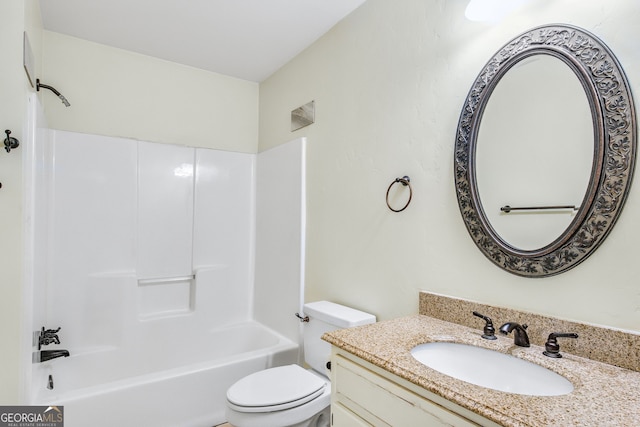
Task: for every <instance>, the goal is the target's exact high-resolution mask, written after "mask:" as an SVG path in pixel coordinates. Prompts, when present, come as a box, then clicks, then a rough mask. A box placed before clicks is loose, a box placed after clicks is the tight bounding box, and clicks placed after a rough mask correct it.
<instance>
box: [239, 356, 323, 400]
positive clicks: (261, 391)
mask: <svg viewBox="0 0 640 427" xmlns="http://www.w3.org/2000/svg"><path fill="white" fill-rule="evenodd" d="M326 381H327V380H323V379H322V378H321V377H319V376H318V375H314V374H312V373H311V372H309V371H307V370H306V369H304V368H302V367H300V366H298V365H287V366H280V367H277V368H270V369H266V370H264V371H259V372H255V373H253V374H251V375H248V376H246V377H244V378H242V379H241V380H239V381H238V382H236V383H235V384H234V385H232V386H231V387H230V388H229V390H228V391H227V401H228V403H229V406H230V407H231V408H233V409H235V410H236V411H239V412H273V411H281V410H284V409H289V408H294V407H296V406H300V405H303V404H305V403H307V402H310V401H312V400H314V399H316V398H317V397H318V396H320V395H322V394H323V393H324V389H325V386H326Z"/></svg>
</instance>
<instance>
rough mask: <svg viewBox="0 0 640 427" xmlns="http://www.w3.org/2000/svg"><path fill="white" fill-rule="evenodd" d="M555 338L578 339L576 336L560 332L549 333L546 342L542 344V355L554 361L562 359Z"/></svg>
mask: <svg viewBox="0 0 640 427" xmlns="http://www.w3.org/2000/svg"><path fill="white" fill-rule="evenodd" d="M556 338H578V334H574V333H561V332H552V333H550V334H549V337H548V338H547V342H546V343H544V348H545V350H544V351H543V352H542V354H544V355H545V356H547V357H553V358H554V359H559V358H561V357H562V354H560V344H558V340H557V339H556Z"/></svg>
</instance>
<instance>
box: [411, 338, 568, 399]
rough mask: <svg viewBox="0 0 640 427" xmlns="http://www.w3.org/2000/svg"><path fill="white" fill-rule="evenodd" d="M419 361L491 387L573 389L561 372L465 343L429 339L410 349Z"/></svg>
mask: <svg viewBox="0 0 640 427" xmlns="http://www.w3.org/2000/svg"><path fill="white" fill-rule="evenodd" d="M411 355H412V356H413V357H414V358H415V359H416V360H418V361H419V362H420V363H422V364H424V365H426V366H428V367H430V368H432V369H435V370H436V371H438V372H442V373H443V374H446V375H449V376H451V377H454V378H457V379H459V380H462V381H466V382H468V383H471V384H475V385H479V386H481V387H486V388H490V389H494V390H499V391H504V392H507V393H514V394H526V395H531V396H559V395H562V394H568V393H571V391H573V384H571V383H570V382H569V380H567V379H566V378H565V377H563V376H562V375H558V374H556V373H555V372H553V371H550V370H549V369H547V368H544V367H542V366H540V365H536V364H535V363H531V362H528V361H526V360H522V359H519V358H517V357H515V356H511V355H509V354H504V353H500V352H497V351H493V350H488V349H486V348H482V347H476V346H472V345H466V344H458V343H451V342H433V343H427V344H420V345H418V346H416V347H414V348H413V349H411Z"/></svg>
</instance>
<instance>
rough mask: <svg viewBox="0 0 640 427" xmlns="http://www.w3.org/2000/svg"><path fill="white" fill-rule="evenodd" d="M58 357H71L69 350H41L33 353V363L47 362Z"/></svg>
mask: <svg viewBox="0 0 640 427" xmlns="http://www.w3.org/2000/svg"><path fill="white" fill-rule="evenodd" d="M58 357H69V351H68V350H41V351H36V352H35V353H33V363H40V362H46V361H47V360H51V359H57V358H58Z"/></svg>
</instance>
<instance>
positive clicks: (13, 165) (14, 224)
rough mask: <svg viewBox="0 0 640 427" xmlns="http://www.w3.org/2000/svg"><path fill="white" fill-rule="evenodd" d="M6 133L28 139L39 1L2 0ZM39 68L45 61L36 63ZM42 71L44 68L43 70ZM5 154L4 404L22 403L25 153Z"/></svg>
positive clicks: (0, 164) (1, 225)
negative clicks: (27, 55) (28, 51)
mask: <svg viewBox="0 0 640 427" xmlns="http://www.w3.org/2000/svg"><path fill="white" fill-rule="evenodd" d="M0 16H2V20H3V21H4V24H3V25H2V26H0V53H1V54H2V61H0V94H1V99H2V102H0V128H1V129H0V132H2V138H1V139H2V140H4V137H5V134H4V130H5V129H9V130H11V132H12V134H11V136H12V137H15V138H18V139H19V140H20V141H21V142H24V138H25V137H26V132H25V131H24V129H23V128H24V127H26V126H27V124H26V122H25V121H26V119H25V118H26V110H27V96H28V94H29V93H30V92H31V91H32V89H31V87H30V86H29V83H28V80H27V78H26V75H25V72H24V69H23V66H22V39H23V32H24V31H27V32H28V33H29V38H30V42H31V46H32V48H33V51H34V57H35V58H36V59H37V58H39V56H40V55H41V42H40V39H41V37H40V33H41V31H42V23H41V20H40V9H39V5H38V2H37V1H36V0H27V1H24V2H23V1H18V2H16V1H11V0H2V1H0ZM36 66H37V68H38V67H39V62H36ZM38 69H39V68H38ZM2 147H3V151H2V153H0V183H2V188H1V189H0V204H1V206H2V207H1V208H0V235H1V236H2V238H1V239H0V283H2V285H1V286H0V324H2V325H3V337H2V342H1V343H0V352H1V353H2V358H1V360H2V363H1V364H0V384H2V386H1V387H0V404H15V403H18V401H19V398H20V397H19V395H20V391H19V374H20V370H19V368H18V366H19V357H20V348H21V341H22V340H23V339H24V338H25V337H24V336H23V335H21V334H20V333H21V331H22V329H21V317H22V313H21V309H22V307H23V301H22V299H23V295H22V291H23V288H22V262H23V254H22V248H23V235H22V227H21V225H22V212H23V211H22V206H23V199H22V178H23V177H22V156H23V154H22V151H23V150H21V149H20V148H18V149H16V150H13V151H11V153H9V154H7V153H6V152H4V145H3V146H2Z"/></svg>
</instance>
